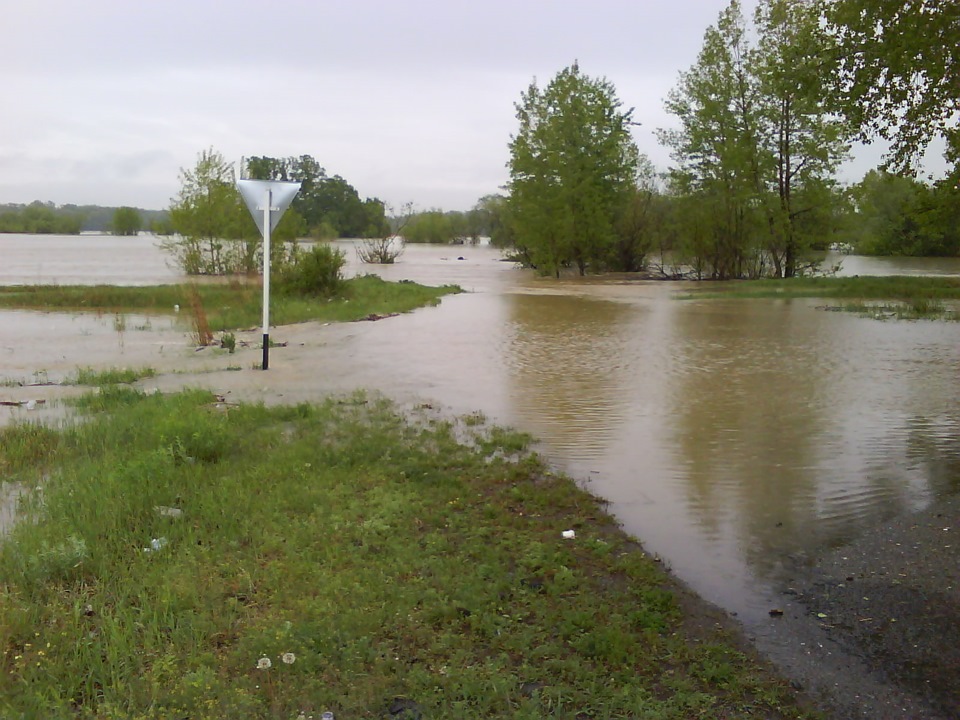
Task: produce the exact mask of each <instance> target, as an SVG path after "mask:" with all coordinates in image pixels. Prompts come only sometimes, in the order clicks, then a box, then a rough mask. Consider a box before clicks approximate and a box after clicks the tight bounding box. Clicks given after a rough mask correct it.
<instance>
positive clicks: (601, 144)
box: [508, 63, 638, 275]
mask: <svg viewBox="0 0 960 720" xmlns="http://www.w3.org/2000/svg"><path fill="white" fill-rule="evenodd" d="M516 108H517V119H518V120H519V121H520V128H519V130H518V132H517V134H516V135H515V136H513V137H512V138H511V142H510V161H509V163H508V167H509V169H510V183H509V187H510V200H509V203H510V213H511V217H512V220H513V222H514V224H515V232H516V243H517V247H518V249H519V250H520V251H521V253H524V254H525V255H526V256H527V257H528V258H529V260H530V262H531V263H532V264H533V265H535V266H536V267H537V268H538V269H539V270H540V271H542V272H544V273H546V274H555V275H559V273H560V270H561V268H562V267H565V266H567V265H575V266H576V267H577V268H578V270H579V271H580V273H581V274H584V273H585V272H586V271H587V269H591V270H603V269H605V268H606V263H607V259H608V256H609V249H610V246H611V245H612V244H613V241H614V238H615V233H616V229H615V224H616V220H617V217H618V214H619V213H620V212H621V210H622V207H623V205H624V204H625V203H626V201H627V199H628V198H629V194H630V192H631V190H632V189H633V187H634V175H635V172H636V167H637V161H638V152H637V149H636V146H635V145H634V143H633V139H632V138H631V136H630V123H631V118H632V113H633V110H632V109H630V110H623V109H622V108H621V103H620V101H619V100H618V99H617V96H616V91H615V89H614V87H613V85H612V83H610V82H609V81H608V80H606V79H604V78H591V77H588V76H586V75H583V74H582V73H581V72H580V68H579V66H578V65H577V63H574V64H573V65H571V66H570V67H568V68H565V69H564V70H561V71H560V72H559V73H558V74H557V75H556V76H555V77H554V78H553V80H551V81H550V83H549V84H548V85H547V87H546V88H545V89H542V90H541V89H540V88H539V87H538V86H537V84H536V81H534V82H533V83H531V85H530V87H529V88H528V89H527V91H526V92H524V93H523V94H522V95H521V101H520V102H519V103H518V104H517V106H516Z"/></svg>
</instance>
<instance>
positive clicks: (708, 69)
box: [660, 0, 848, 279]
mask: <svg viewBox="0 0 960 720" xmlns="http://www.w3.org/2000/svg"><path fill="white" fill-rule="evenodd" d="M751 35H753V36H755V37H756V38H757V40H756V43H755V44H751V42H750V40H749V38H750V37H751ZM826 42H827V39H826V37H825V36H824V34H823V32H822V31H821V28H820V25H819V16H818V15H817V14H816V12H815V11H814V9H813V8H812V6H811V5H810V4H809V3H808V2H806V0H763V1H762V2H761V3H760V5H759V6H758V8H757V11H756V14H755V16H754V28H752V32H751V29H749V28H748V27H747V25H746V23H745V21H744V18H743V15H742V13H741V11H740V5H739V2H737V0H734V1H733V2H731V3H730V5H729V6H728V7H727V8H726V9H725V10H724V11H723V12H722V13H721V14H720V17H719V19H718V21H717V24H716V26H713V27H711V28H709V29H708V30H707V33H706V35H705V37H704V44H703V49H702V50H701V52H700V55H699V56H698V58H697V63H696V64H695V65H694V66H693V67H692V68H691V69H690V70H689V71H687V72H685V73H681V76H680V82H679V84H678V86H677V87H676V88H675V89H674V90H673V91H671V93H670V95H669V96H668V99H667V102H666V107H667V110H668V111H669V112H670V113H672V114H674V115H676V116H677V117H678V119H679V120H680V129H678V130H672V131H661V134H660V137H661V140H662V141H663V142H665V143H666V144H667V145H669V146H670V147H672V148H673V151H674V153H673V157H674V159H675V160H676V161H677V163H678V168H677V170H676V171H675V172H674V178H673V180H674V189H675V190H676V191H678V192H680V193H693V194H695V195H696V196H698V197H699V198H701V200H702V201H703V202H704V203H706V204H707V205H709V206H711V207H713V212H712V215H711V216H712V217H713V222H712V223H711V227H709V228H702V227H701V228H700V230H701V231H703V230H705V231H707V235H708V236H709V241H708V242H705V241H707V237H706V236H703V235H698V238H699V239H698V240H697V242H696V243H695V245H696V248H695V253H696V255H697V262H698V263H700V266H701V267H704V268H705V269H707V270H708V274H709V276H710V277H713V278H717V279H727V278H733V277H745V276H747V277H754V276H759V275H765V274H772V275H776V276H778V277H792V276H793V275H795V274H797V272H798V271H800V269H801V268H802V263H801V262H800V256H801V254H802V252H803V251H804V249H805V248H806V247H807V246H808V245H809V243H810V241H811V239H812V237H814V236H816V235H817V234H818V233H820V232H822V231H823V230H824V229H825V226H824V227H821V226H818V225H817V224H816V223H814V222H813V220H814V219H818V218H819V219H823V220H824V223H825V222H826V220H825V218H826V217H828V215H829V213H824V212H823V210H824V208H823V207H822V203H824V202H827V201H828V200H829V199H830V198H831V197H832V196H831V193H830V191H829V190H830V187H831V185H832V184H833V173H834V171H835V169H836V166H837V165H838V163H839V162H840V160H841V159H842V158H843V157H844V156H845V154H846V152H847V149H848V145H847V143H846V138H847V134H848V133H847V131H846V127H845V125H843V124H842V123H840V122H838V121H837V120H836V119H835V118H833V117H831V115H830V114H829V112H828V109H827V107H826V104H825V103H824V97H825V93H826V88H825V81H824V78H823V77H822V73H821V69H820V67H819V65H818V64H817V61H816V58H817V57H818V55H819V54H820V53H821V52H822V51H823V48H824V47H825V44H826ZM691 249H693V248H691ZM707 266H709V267H707ZM698 272H699V271H698Z"/></svg>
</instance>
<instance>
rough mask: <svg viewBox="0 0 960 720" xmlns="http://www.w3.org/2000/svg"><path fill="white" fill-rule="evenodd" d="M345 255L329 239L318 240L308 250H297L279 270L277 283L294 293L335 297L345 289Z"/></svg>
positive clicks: (285, 290) (283, 288)
mask: <svg viewBox="0 0 960 720" xmlns="http://www.w3.org/2000/svg"><path fill="white" fill-rule="evenodd" d="M346 262H347V260H346V255H344V252H343V251H342V250H339V249H337V248H334V247H332V246H331V245H328V244H327V243H318V244H316V245H314V246H313V247H312V248H310V250H309V251H307V252H302V251H297V252H295V253H294V254H293V257H292V258H291V261H290V262H289V263H287V264H285V265H284V266H283V267H282V269H281V270H280V272H279V273H278V275H279V277H278V282H277V284H278V286H279V287H280V289H281V290H282V291H283V292H286V293H289V294H293V295H311V296H314V297H335V296H337V295H338V294H340V292H341V291H342V290H343V266H344V265H345V264H346Z"/></svg>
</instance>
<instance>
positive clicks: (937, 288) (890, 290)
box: [677, 276, 960, 319]
mask: <svg viewBox="0 0 960 720" xmlns="http://www.w3.org/2000/svg"><path fill="white" fill-rule="evenodd" d="M677 297H678V298H679V299H683V300H690V299H717V298H824V299H829V298H836V299H843V300H851V301H852V302H848V303H845V304H843V305H838V306H831V307H829V308H828V309H830V310H844V311H848V312H857V313H860V314H862V315H865V316H870V317H882V318H885V317H895V318H898V319H918V318H945V319H960V317H958V314H957V313H954V312H950V311H949V310H948V309H947V307H946V306H945V305H944V301H950V300H960V278H957V277H913V276H890V277H873V276H870V277H860V276H855V277H828V278H822V277H817V278H790V279H782V280H744V281H734V282H729V283H708V284H705V285H704V289H703V290H697V291H695V292H693V293H688V294H684V295H678V296H677ZM868 300H882V301H887V302H884V303H881V304H876V303H869V302H866V301H868Z"/></svg>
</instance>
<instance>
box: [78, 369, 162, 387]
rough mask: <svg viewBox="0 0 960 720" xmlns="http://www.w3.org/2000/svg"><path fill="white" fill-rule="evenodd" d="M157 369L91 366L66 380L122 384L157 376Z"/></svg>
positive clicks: (99, 383)
mask: <svg viewBox="0 0 960 720" xmlns="http://www.w3.org/2000/svg"><path fill="white" fill-rule="evenodd" d="M156 374H157V371H156V370H154V369H153V368H151V367H143V368H108V369H106V370H94V369H93V368H91V367H86V368H80V369H78V370H77V372H76V373H75V374H74V375H73V376H72V377H71V378H69V379H67V380H65V381H64V382H65V384H67V385H92V386H97V387H99V386H103V385H122V384H130V383H135V382H137V380H142V379H144V378H152V377H155V376H156Z"/></svg>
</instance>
